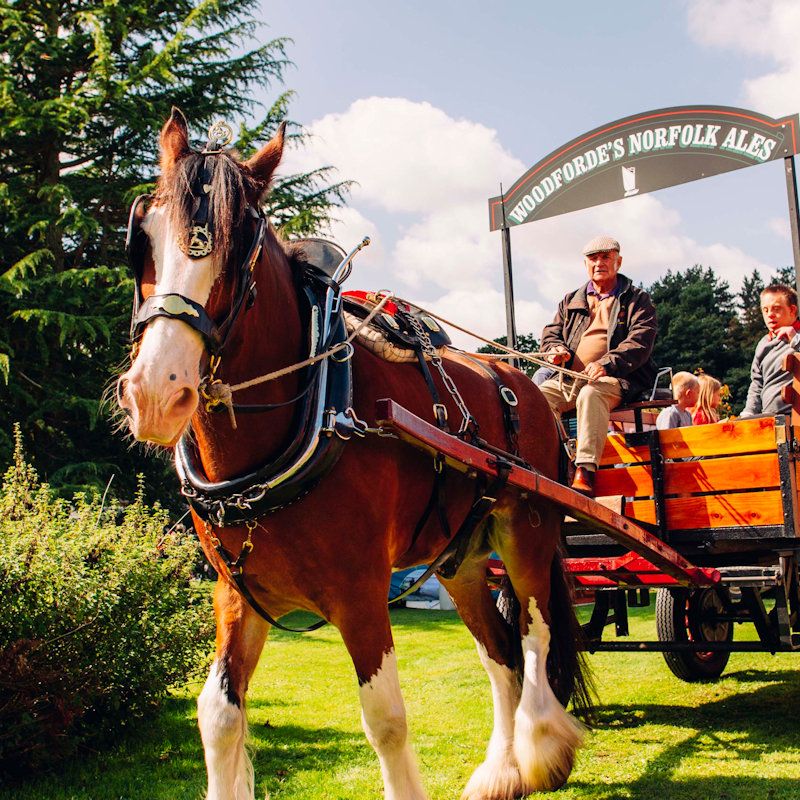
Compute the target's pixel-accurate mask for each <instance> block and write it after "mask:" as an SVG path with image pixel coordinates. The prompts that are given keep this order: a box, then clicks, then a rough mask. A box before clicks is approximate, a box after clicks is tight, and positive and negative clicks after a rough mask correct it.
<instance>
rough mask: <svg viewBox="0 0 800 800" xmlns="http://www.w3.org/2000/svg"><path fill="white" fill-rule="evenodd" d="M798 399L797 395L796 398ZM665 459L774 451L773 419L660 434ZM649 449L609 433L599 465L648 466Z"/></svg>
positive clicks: (667, 431)
mask: <svg viewBox="0 0 800 800" xmlns="http://www.w3.org/2000/svg"><path fill="white" fill-rule="evenodd" d="M798 396H799V397H800V395H798ZM659 441H660V442H661V453H662V455H663V456H664V458H667V459H674V458H695V457H703V456H723V455H744V454H746V453H764V452H774V451H775V419H774V418H773V417H763V418H761V419H739V420H737V421H736V422H718V423H715V424H714V425H697V426H692V427H687V428H673V429H671V430H666V431H659ZM649 461H650V449H649V448H648V447H647V446H646V445H637V446H631V445H629V444H627V443H626V441H625V435H624V434H620V433H615V434H611V435H610V436H608V437H607V438H606V444H605V447H604V448H603V455H602V457H601V460H600V466H601V467H602V466H612V465H615V464H647V463H649Z"/></svg>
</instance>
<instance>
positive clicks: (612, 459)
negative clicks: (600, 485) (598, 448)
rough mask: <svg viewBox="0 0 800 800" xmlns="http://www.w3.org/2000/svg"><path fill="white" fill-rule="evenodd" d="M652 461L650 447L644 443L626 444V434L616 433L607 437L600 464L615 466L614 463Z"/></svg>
mask: <svg viewBox="0 0 800 800" xmlns="http://www.w3.org/2000/svg"><path fill="white" fill-rule="evenodd" d="M649 462H650V449H649V448H648V447H645V446H644V445H641V446H638V447H631V446H630V445H627V444H625V435H624V434H621V433H615V434H612V435H611V436H608V437H607V438H606V444H605V447H604V448H603V455H602V456H601V458H600V466H601V467H606V466H613V465H614V464H647V463H649Z"/></svg>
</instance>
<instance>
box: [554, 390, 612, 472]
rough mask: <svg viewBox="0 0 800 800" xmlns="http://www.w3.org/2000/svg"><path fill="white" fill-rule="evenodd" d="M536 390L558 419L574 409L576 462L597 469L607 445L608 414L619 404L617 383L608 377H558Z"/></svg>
mask: <svg viewBox="0 0 800 800" xmlns="http://www.w3.org/2000/svg"><path fill="white" fill-rule="evenodd" d="M576 383H577V386H576V385H575V384H576ZM539 388H540V389H541V390H542V394H543V395H544V396H545V399H546V400H547V402H548V403H549V405H550V408H551V409H552V410H553V411H554V412H555V413H556V414H558V415H559V416H560V415H561V414H563V413H564V412H565V411H571V410H572V409H573V408H574V409H575V416H576V419H577V423H578V449H577V453H576V455H575V463H576V464H577V465H578V466H583V467H585V466H586V465H587V464H588V465H590V466H593V467H595V468H596V467H597V465H598V464H599V463H600V457H601V456H602V454H603V447H604V446H605V443H606V435H607V433H608V417H609V414H610V413H611V409H612V408H616V407H617V406H618V405H619V404H620V403H621V402H622V389H621V387H620V385H619V381H618V380H617V379H616V378H611V377H608V376H606V377H603V378H598V379H597V380H594V381H591V382H589V381H582V380H578V381H576V380H575V379H574V378H570V377H567V376H563V379H562V377H560V376H559V377H555V378H550V379H549V380H546V381H545V382H544V383H542V385H541V386H540V387H539Z"/></svg>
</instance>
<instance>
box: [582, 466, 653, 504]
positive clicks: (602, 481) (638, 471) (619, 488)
mask: <svg viewBox="0 0 800 800" xmlns="http://www.w3.org/2000/svg"><path fill="white" fill-rule="evenodd" d="M594 488H595V494H596V495H597V496H598V497H603V496H608V495H618V494H621V495H624V496H625V497H652V495H653V473H652V471H651V469H650V466H649V465H639V464H634V465H632V466H629V467H620V468H618V469H599V470H598V471H597V473H596V475H595V479H594Z"/></svg>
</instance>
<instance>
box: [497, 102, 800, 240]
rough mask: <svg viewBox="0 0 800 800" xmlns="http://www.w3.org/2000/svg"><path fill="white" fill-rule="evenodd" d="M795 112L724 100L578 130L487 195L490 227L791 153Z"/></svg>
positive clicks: (797, 128) (798, 138) (798, 139)
mask: <svg viewBox="0 0 800 800" xmlns="http://www.w3.org/2000/svg"><path fill="white" fill-rule="evenodd" d="M799 143H800V125H799V124H798V115H797V114H794V115H792V116H788V117H782V118H780V119H773V118H772V117H767V116H765V115H764V114H758V113H756V112H755V111H747V110H745V109H741V108H730V107H727V106H680V107H677V108H665V109H660V110H657V111H649V112H646V113H644V114H636V115H634V116H631V117H626V118H625V119H620V120H617V121H616V122H612V123H609V124H608V125H603V126H601V127H599V128H595V130H593V131H589V132H588V133H585V134H583V135H582V136H578V137H577V138H576V139H573V140H572V141H571V142H569V143H567V144H566V145H564V146H563V147H560V148H558V149H557V150H554V151H553V152H552V153H550V155H548V156H546V157H545V158H543V159H542V160H541V161H539V162H538V163H537V164H535V165H534V166H533V167H531V168H530V169H529V170H528V171H527V172H526V173H525V174H524V175H522V176H521V177H520V178H519V179H518V180H517V181H516V182H515V183H514V185H513V186H512V187H511V188H510V189H509V190H508V191H507V192H505V193H504V195H503V196H500V197H492V198H491V199H490V200H489V223H490V230H493V231H494V230H498V229H501V228H504V227H509V228H510V227H513V226H515V225H522V224H523V223H525V222H533V221H534V220H537V219H545V218H546V217H554V216H556V215H558V214H566V213H567V212H569V211H577V210H578V209H581V208H589V207H591V206H596V205H601V204H603V203H610V202H611V201H613V200H620V199H623V198H627V197H634V196H636V195H638V194H645V193H647V192H653V191H655V190H657V189H664V188H666V187H668V186H676V185H678V184H681V183H688V182H689V181H694V180H698V179H700V178H707V177H709V176H711V175H719V174H721V173H723V172H730V171H732V170H735V169H741V168H742V167H749V166H752V165H753V164H763V163H764V162H766V161H773V160H776V159H780V158H786V157H787V156H791V155H794V154H795V153H797V152H798V144H799Z"/></svg>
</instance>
